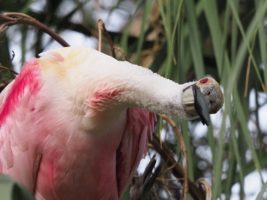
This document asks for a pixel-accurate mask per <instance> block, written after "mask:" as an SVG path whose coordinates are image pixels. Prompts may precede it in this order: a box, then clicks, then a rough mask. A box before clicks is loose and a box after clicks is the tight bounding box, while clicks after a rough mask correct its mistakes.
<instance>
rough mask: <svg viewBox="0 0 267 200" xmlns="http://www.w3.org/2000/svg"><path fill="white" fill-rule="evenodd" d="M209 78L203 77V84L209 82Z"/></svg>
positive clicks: (201, 81)
mask: <svg viewBox="0 0 267 200" xmlns="http://www.w3.org/2000/svg"><path fill="white" fill-rule="evenodd" d="M208 80H209V79H208V78H203V79H200V80H199V82H200V83H201V84H204V83H207V82H208Z"/></svg>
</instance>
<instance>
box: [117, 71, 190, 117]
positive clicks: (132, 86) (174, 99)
mask: <svg viewBox="0 0 267 200" xmlns="http://www.w3.org/2000/svg"><path fill="white" fill-rule="evenodd" d="M133 70H134V69H133ZM122 83H123V85H125V86H124V88H126V89H125V91H124V92H122V95H119V96H118V100H119V101H121V102H124V103H126V105H127V106H128V105H129V106H131V107H140V108H144V109H146V110H148V111H151V112H155V113H161V114H167V115H172V116H179V117H180V118H187V115H186V113H185V110H184V107H183V104H182V94H183V89H184V88H186V87H187V86H189V85H192V82H191V83H185V84H182V85H179V84H177V83H175V82H173V81H171V80H168V79H165V78H162V77H161V76H159V75H158V74H155V73H153V72H151V71H150V70H148V69H142V68H140V67H138V69H136V70H135V73H132V76H130V77H129V76H128V78H127V80H124V81H122Z"/></svg>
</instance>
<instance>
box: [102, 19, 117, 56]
mask: <svg viewBox="0 0 267 200" xmlns="http://www.w3.org/2000/svg"><path fill="white" fill-rule="evenodd" d="M97 28H98V51H101V48H102V36H103V34H104V35H105V38H106V39H107V41H108V43H109V46H110V50H111V55H112V57H113V58H116V53H115V47H114V44H113V41H112V39H111V37H110V35H109V33H108V31H107V29H106V26H105V23H104V22H103V21H102V20H101V19H99V20H98V21H97Z"/></svg>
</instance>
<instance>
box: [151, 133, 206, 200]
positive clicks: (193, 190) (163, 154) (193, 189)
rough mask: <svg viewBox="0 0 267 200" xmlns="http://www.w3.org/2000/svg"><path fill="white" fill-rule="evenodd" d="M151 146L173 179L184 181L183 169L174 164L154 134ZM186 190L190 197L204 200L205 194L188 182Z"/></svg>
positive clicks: (174, 161)
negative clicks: (169, 169) (169, 170)
mask: <svg viewBox="0 0 267 200" xmlns="http://www.w3.org/2000/svg"><path fill="white" fill-rule="evenodd" d="M151 143H152V144H153V147H154V149H155V150H156V151H157V152H158V153H159V154H160V156H161V157H162V158H163V160H164V161H165V162H166V163H167V165H168V166H173V167H172V173H173V175H174V176H175V177H177V178H178V179H182V180H184V170H183V168H182V167H181V166H180V165H179V164H178V163H177V162H176V160H175V159H174V158H173V156H172V153H171V152H170V150H169V149H168V148H167V147H166V145H165V144H164V143H163V144H162V147H161V145H160V140H159V138H158V136H156V134H154V136H153V140H152V141H151ZM188 188H189V193H190V194H191V196H192V197H193V198H194V199H196V200H204V199H205V192H204V191H203V190H202V189H201V188H199V187H197V185H196V184H195V183H193V182H192V181H190V180H188Z"/></svg>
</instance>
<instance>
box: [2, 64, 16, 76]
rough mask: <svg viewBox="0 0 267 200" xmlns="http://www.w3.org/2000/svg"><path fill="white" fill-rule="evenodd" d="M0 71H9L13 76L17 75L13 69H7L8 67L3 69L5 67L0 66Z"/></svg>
mask: <svg viewBox="0 0 267 200" xmlns="http://www.w3.org/2000/svg"><path fill="white" fill-rule="evenodd" d="M0 69H3V70H6V71H9V72H10V73H11V74H13V75H17V74H18V73H17V72H15V71H14V70H13V69H10V68H8V67H5V66H3V65H0Z"/></svg>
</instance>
